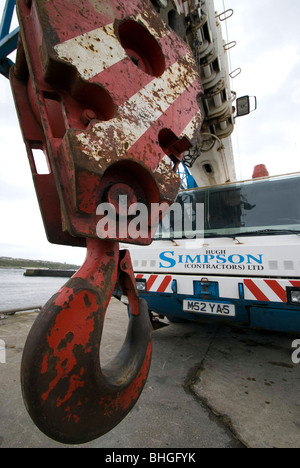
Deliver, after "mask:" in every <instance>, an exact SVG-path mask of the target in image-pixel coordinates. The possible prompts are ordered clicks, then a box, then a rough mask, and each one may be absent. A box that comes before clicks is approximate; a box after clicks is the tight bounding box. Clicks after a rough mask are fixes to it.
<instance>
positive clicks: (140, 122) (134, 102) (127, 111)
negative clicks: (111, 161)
mask: <svg viewBox="0 0 300 468" xmlns="http://www.w3.org/2000/svg"><path fill="white" fill-rule="evenodd" d="M193 64H194V58H193V56H192V53H188V54H187V55H186V56H185V57H183V59H181V60H180V61H179V62H176V63H174V64H173V65H172V66H171V67H170V68H168V69H167V70H166V71H165V72H164V74H163V75H162V76H161V77H158V78H155V79H153V80H152V81H151V82H150V83H148V84H147V85H146V86H145V87H144V88H142V89H141V90H140V91H138V92H137V93H136V94H135V95H134V96H132V97H131V98H130V99H128V101H126V102H125V103H124V104H123V105H122V106H120V107H119V109H118V116H117V117H115V118H114V119H111V120H109V121H106V122H101V123H97V124H95V125H94V126H93V128H92V131H91V134H89V133H80V134H78V135H77V139H78V140H79V143H80V145H81V147H82V149H83V151H84V147H86V151H84V152H86V154H88V155H91V154H92V155H93V157H94V159H95V160H99V155H98V152H99V146H98V144H97V143H96V142H95V138H96V139H97V140H100V141H101V142H103V141H105V134H106V132H107V131H108V130H110V141H112V134H111V133H112V132H113V137H114V148H112V150H114V151H117V152H118V153H119V154H121V153H123V152H124V145H125V143H126V144H127V145H126V146H128V145H129V147H131V146H133V145H134V144H135V143H136V142H137V141H138V140H139V138H140V137H141V136H142V135H143V134H144V133H145V132H146V131H147V130H148V129H149V128H150V127H151V125H152V124H153V123H154V122H156V121H157V120H158V119H159V118H160V117H161V116H162V115H163V113H164V112H166V111H167V110H168V109H169V107H170V106H171V105H172V104H174V102H175V101H176V99H177V98H178V97H179V96H180V95H181V94H182V93H183V92H184V91H186V89H187V88H188V87H189V86H190V85H191V84H192V83H194V81H195V80H196V79H197V78H198V73H197V70H196V68H195V67H194V66H193ZM193 117H194V116H193ZM196 118H199V114H198V113H197V115H196ZM193 122H194V119H193ZM191 126H192V127H194V125H193V124H191ZM192 127H191V128H192ZM187 128H189V133H190V130H191V128H190V127H189V126H188V127H187ZM190 136H191V135H190Z"/></svg>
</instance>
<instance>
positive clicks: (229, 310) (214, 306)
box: [183, 299, 235, 317]
mask: <svg viewBox="0 0 300 468" xmlns="http://www.w3.org/2000/svg"><path fill="white" fill-rule="evenodd" d="M183 310H184V311H185V312H197V313H201V314H209V315H219V316H224V317H235V306H234V304H228V303H226V302H206V301H193V300H189V299H186V300H184V301H183Z"/></svg>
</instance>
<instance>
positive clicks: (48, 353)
mask: <svg viewBox="0 0 300 468" xmlns="http://www.w3.org/2000/svg"><path fill="white" fill-rule="evenodd" d="M117 281H119V283H120V285H121V287H122V290H123V293H124V294H126V295H127V296H128V300H129V312H130V314H129V317H130V318H129V325H128V330H127V335H126V338H125V341H124V344H123V346H122V348H121V350H120V351H119V353H118V354H117V356H116V357H115V358H114V359H113V360H112V361H111V362H110V363H109V364H108V365H106V366H105V367H101V353H100V342H101V337H102V330H103V323H104V317H105V312H106V309H107V307H108V304H109V301H110V299H111V297H112V294H113V291H114V288H115V285H116V282H117ZM151 350H152V326H151V322H150V319H149V314H148V307H147V303H146V301H144V300H142V299H139V297H138V293H137V290H136V286H135V281H134V275H133V270H132V266H131V260H130V255H129V252H128V251H121V254H119V247H118V244H117V243H113V242H110V241H103V240H102V241H101V240H99V239H98V240H96V239H88V240H87V257H86V260H85V263H84V264H83V266H82V267H81V268H80V270H79V271H78V272H77V273H76V274H75V275H74V276H73V277H72V278H71V279H70V280H69V281H68V282H67V283H66V285H65V286H63V287H62V288H61V289H60V291H59V292H58V293H57V294H55V295H54V296H53V297H52V299H50V300H49V302H48V303H47V304H46V305H45V307H44V309H43V310H42V312H41V314H40V315H39V317H38V318H37V320H36V322H35V323H34V325H33V327H32V329H31V331H30V333H29V336H28V339H27V342H26V345H25V349H24V353H23V359H22V366H21V380H22V391H23V397H24V401H25V404H26V407H27V410H28V412H29V414H30V416H31V417H32V419H33V421H34V422H35V424H36V425H37V426H38V427H39V428H40V429H41V430H42V431H43V432H44V433H45V434H46V435H48V436H49V437H51V438H53V439H55V440H57V441H59V442H62V443H67V444H79V443H85V442H88V441H90V440H93V439H95V438H98V437H100V436H101V435H103V434H105V433H106V432H108V431H109V430H111V429H112V428H113V427H114V426H116V425H117V424H118V423H119V422H120V421H121V420H122V419H123V418H124V417H125V416H126V415H127V413H128V412H129V411H130V410H131V408H132V407H133V406H134V404H135V403H136V401H137V399H138V398H139V396H140V393H141V392H142V389H143V386H144V384H145V381H146V379H147V375H148V371H149V367H150V361H151Z"/></svg>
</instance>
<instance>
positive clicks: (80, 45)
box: [54, 24, 127, 80]
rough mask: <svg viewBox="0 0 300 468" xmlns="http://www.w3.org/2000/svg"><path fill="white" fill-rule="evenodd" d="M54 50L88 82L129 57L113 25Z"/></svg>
mask: <svg viewBox="0 0 300 468" xmlns="http://www.w3.org/2000/svg"><path fill="white" fill-rule="evenodd" d="M54 49H55V51H56V53H57V54H58V56H59V58H60V59H61V60H63V61H64V62H69V63H71V64H72V65H74V66H75V67H76V68H77V70H78V71H79V73H80V75H81V77H82V78H84V79H86V80H88V79H90V78H93V76H96V75H98V74H99V73H101V72H103V71H104V70H106V69H107V68H109V67H112V66H113V65H115V64H116V63H118V62H119V61H120V60H123V59H124V58H126V57H127V54H126V52H125V50H124V49H123V47H122V45H121V44H120V41H119V39H118V38H117V36H116V34H115V31H114V25H113V24H108V25H106V26H103V27H102V28H98V29H95V30H94V31H90V32H87V33H85V34H82V35H81V36H77V37H74V38H72V39H69V40H68V41H66V42H63V43H62V44H57V45H56V46H55V47H54Z"/></svg>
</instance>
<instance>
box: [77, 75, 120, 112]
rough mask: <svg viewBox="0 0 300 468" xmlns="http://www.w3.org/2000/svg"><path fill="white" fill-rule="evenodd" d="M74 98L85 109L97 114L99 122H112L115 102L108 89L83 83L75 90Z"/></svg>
mask: <svg viewBox="0 0 300 468" xmlns="http://www.w3.org/2000/svg"><path fill="white" fill-rule="evenodd" d="M74 97H75V99H76V100H77V101H78V102H79V104H80V105H81V106H82V108H83V110H84V109H89V110H91V111H92V112H94V114H95V118H96V119H97V120H104V121H107V120H110V119H112V118H113V117H114V115H115V105H114V101H113V99H112V97H111V95H110V94H109V92H108V91H106V89H104V88H102V86H99V85H97V84H93V83H84V82H81V83H80V85H79V86H78V87H77V89H75V90H74Z"/></svg>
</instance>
